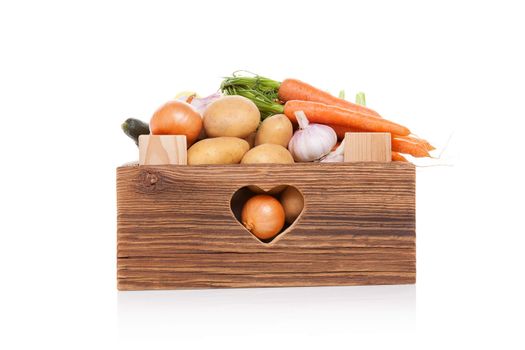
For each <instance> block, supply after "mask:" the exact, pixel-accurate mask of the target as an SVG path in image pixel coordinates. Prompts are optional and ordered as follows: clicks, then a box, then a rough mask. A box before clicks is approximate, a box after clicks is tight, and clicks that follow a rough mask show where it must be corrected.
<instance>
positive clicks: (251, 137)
mask: <svg viewBox="0 0 525 350" xmlns="http://www.w3.org/2000/svg"><path fill="white" fill-rule="evenodd" d="M255 135H256V133H254V132H252V133H251V134H250V135H248V137H245V138H244V139H245V140H246V142H248V144H249V145H250V148H253V146H255Z"/></svg>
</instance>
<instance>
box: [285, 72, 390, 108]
mask: <svg viewBox="0 0 525 350" xmlns="http://www.w3.org/2000/svg"><path fill="white" fill-rule="evenodd" d="M278 95H279V99H280V100H281V101H283V102H288V101H293V100H300V101H312V102H320V103H324V104H326V105H331V106H337V107H341V108H345V109H348V110H350V111H352V112H359V113H362V114H369V115H373V116H377V117H380V115H379V113H377V112H376V111H374V110H373V109H370V108H368V107H365V106H361V105H358V104H355V103H352V102H350V101H347V100H344V99H342V98H339V97H335V96H333V95H331V94H329V93H328V92H326V91H323V90H320V89H318V88H316V87H313V86H312V85H310V84H307V83H305V82H302V81H300V80H297V79H285V80H284V81H283V82H282V83H281V85H280V86H279V90H278Z"/></svg>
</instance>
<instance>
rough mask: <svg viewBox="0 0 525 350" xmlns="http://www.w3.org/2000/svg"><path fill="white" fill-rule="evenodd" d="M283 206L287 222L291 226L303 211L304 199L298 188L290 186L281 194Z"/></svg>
mask: <svg viewBox="0 0 525 350" xmlns="http://www.w3.org/2000/svg"><path fill="white" fill-rule="evenodd" d="M281 204H282V205H283V209H284V213H285V220H286V222H287V223H289V224H291V223H293V222H294V221H295V219H297V217H299V214H301V212H302V211H303V208H304V198H303V195H302V194H301V192H299V190H298V189H297V188H295V187H293V186H288V187H286V190H284V192H283V193H282V194H281Z"/></svg>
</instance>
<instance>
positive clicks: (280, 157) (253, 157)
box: [241, 143, 294, 164]
mask: <svg viewBox="0 0 525 350" xmlns="http://www.w3.org/2000/svg"><path fill="white" fill-rule="evenodd" d="M293 162H294V161H293V157H292V155H291V154H290V152H288V150H287V149H286V148H284V147H283V146H281V145H274V144H272V143H265V144H262V145H259V146H255V147H254V148H252V149H251V150H249V151H248V152H246V154H245V155H244V157H242V160H241V164H260V163H277V164H291V163H293Z"/></svg>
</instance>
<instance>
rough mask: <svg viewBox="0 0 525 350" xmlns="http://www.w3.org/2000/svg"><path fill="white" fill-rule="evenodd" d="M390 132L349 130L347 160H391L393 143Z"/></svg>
mask: <svg viewBox="0 0 525 350" xmlns="http://www.w3.org/2000/svg"><path fill="white" fill-rule="evenodd" d="M390 138H391V136H390V133H379V132H347V133H346V134H345V150H344V161H345V162H390V161H392V144H391V142H392V141H391V139H390Z"/></svg>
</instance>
